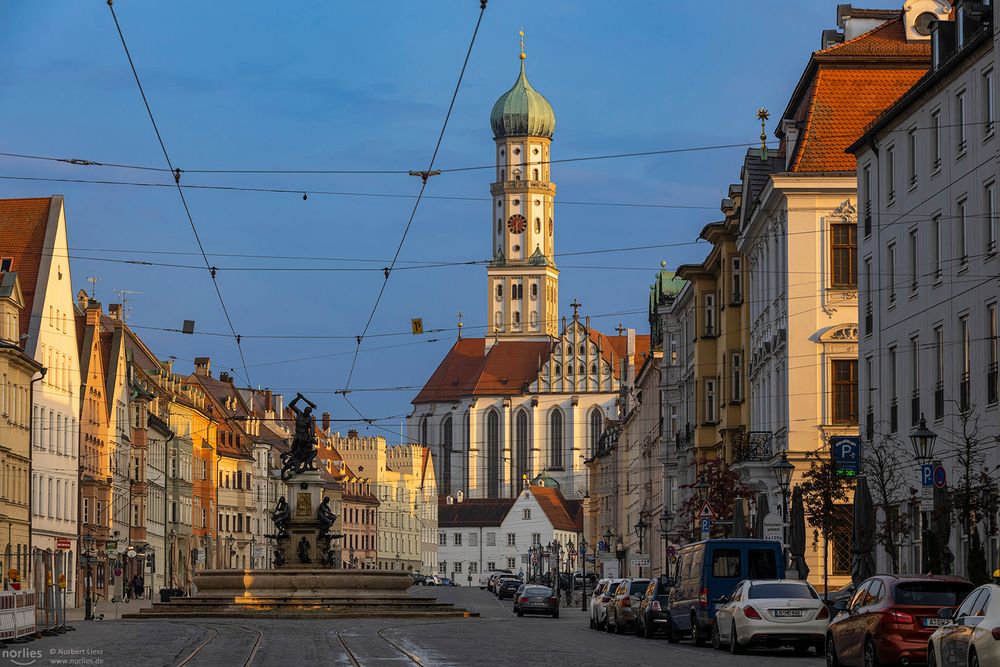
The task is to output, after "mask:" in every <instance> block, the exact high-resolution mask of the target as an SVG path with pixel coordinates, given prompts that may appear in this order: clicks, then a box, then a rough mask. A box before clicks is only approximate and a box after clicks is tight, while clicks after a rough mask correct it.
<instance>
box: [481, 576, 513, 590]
mask: <svg viewBox="0 0 1000 667" xmlns="http://www.w3.org/2000/svg"><path fill="white" fill-rule="evenodd" d="M516 576H517V575H515V574H511V573H510V572H494V573H493V574H492V575H491V576H490V578H489V580H488V581H487V582H486V590H488V591H489V592H490V593H494V594H495V593H496V592H497V591H496V585H497V582H498V581H499V580H500V579H501V578H503V577H516Z"/></svg>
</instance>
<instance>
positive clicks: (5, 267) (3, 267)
mask: <svg viewBox="0 0 1000 667" xmlns="http://www.w3.org/2000/svg"><path fill="white" fill-rule="evenodd" d="M13 265H14V259H13V258H12V257H0V272H4V273H6V272H7V271H10V268H11V267H12V266H13Z"/></svg>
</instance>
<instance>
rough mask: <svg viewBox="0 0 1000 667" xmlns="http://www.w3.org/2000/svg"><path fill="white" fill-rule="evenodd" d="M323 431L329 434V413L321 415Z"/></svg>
mask: <svg viewBox="0 0 1000 667" xmlns="http://www.w3.org/2000/svg"><path fill="white" fill-rule="evenodd" d="M323 430H324V431H326V432H327V433H329V432H330V413H329V412H324V413H323Z"/></svg>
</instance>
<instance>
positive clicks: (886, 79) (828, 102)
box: [779, 16, 930, 173]
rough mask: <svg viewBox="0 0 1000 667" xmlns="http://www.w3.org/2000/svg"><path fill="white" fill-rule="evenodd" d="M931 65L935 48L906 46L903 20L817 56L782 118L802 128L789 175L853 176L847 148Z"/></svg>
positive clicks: (920, 44)
mask: <svg viewBox="0 0 1000 667" xmlns="http://www.w3.org/2000/svg"><path fill="white" fill-rule="evenodd" d="M929 66H930V43H929V42H928V41H927V40H923V41H913V42H907V41H906V34H905V29H904V26H903V19H902V16H899V17H897V18H895V19H893V20H890V21H886V22H885V23H883V24H881V25H879V26H878V27H876V28H874V29H872V30H869V31H868V32H866V33H864V34H863V35H860V36H858V37H856V38H854V39H852V40H849V41H847V42H844V43H843V44H837V45H835V46H831V47H830V48H827V49H823V50H821V51H816V52H815V53H813V55H812V57H811V58H810V60H809V65H808V66H807V68H806V70H805V72H804V73H803V75H802V78H801V79H800V80H799V83H798V86H797V87H796V89H795V92H794V93H793V94H792V98H791V100H790V101H789V104H788V108H787V109H786V110H785V113H784V116H783V117H784V118H793V119H794V120H795V121H796V123H797V124H798V126H799V137H798V140H797V142H796V144H795V148H794V154H793V155H792V160H791V163H790V166H789V171H791V172H795V173H831V172H842V173H847V172H849V173H854V171H855V168H856V167H855V161H854V156H853V155H851V154H849V153H847V152H845V151H846V149H847V147H848V146H850V145H851V144H852V143H854V141H855V140H856V139H857V138H858V137H860V136H861V135H862V134H863V133H864V129H865V127H867V126H868V124H869V123H871V122H872V120H874V119H875V118H876V117H877V116H878V115H879V114H880V113H881V112H882V111H883V110H884V109H886V108H887V107H889V106H890V105H892V104H893V103H894V102H895V101H896V100H897V99H899V98H900V97H901V96H902V95H903V94H904V93H906V91H907V90H909V89H910V87H911V86H913V84H914V83H916V82H917V80H919V79H920V77H922V76H923V75H924V73H925V72H926V71H927V68H928V67H929ZM779 136H781V135H780V134H779ZM783 138H784V137H783Z"/></svg>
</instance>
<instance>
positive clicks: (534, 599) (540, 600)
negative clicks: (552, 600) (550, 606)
mask: <svg viewBox="0 0 1000 667" xmlns="http://www.w3.org/2000/svg"><path fill="white" fill-rule="evenodd" d="M548 600H549V599H548V598H531V601H532V602H548Z"/></svg>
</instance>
